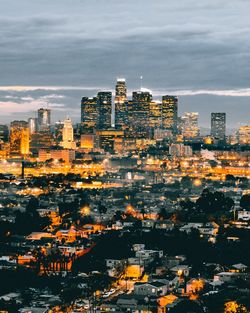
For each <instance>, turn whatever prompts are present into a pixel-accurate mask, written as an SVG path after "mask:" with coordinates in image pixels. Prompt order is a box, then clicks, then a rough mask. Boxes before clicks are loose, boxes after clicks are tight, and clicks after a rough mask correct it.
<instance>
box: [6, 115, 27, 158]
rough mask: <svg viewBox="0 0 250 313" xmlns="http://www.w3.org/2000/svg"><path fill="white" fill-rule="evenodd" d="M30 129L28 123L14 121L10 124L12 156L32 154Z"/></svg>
mask: <svg viewBox="0 0 250 313" xmlns="http://www.w3.org/2000/svg"><path fill="white" fill-rule="evenodd" d="M29 140H30V136H29V127H28V123H27V122H26V121H13V122H11V124H10V154H11V155H12V156H14V157H15V156H16V157H21V156H27V155H28V154H29V152H30V150H29V149H30V143H29Z"/></svg>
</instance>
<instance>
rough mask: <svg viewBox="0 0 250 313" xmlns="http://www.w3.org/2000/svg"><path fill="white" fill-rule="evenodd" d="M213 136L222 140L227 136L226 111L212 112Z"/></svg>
mask: <svg viewBox="0 0 250 313" xmlns="http://www.w3.org/2000/svg"><path fill="white" fill-rule="evenodd" d="M211 136H212V137H213V138H214V139H216V140H218V141H220V142H223V141H225V138H226V113H211Z"/></svg>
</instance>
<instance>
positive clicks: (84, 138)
mask: <svg viewBox="0 0 250 313" xmlns="http://www.w3.org/2000/svg"><path fill="white" fill-rule="evenodd" d="M94 145H95V136H94V135H92V134H83V135H81V142H80V147H81V148H82V149H86V150H92V149H94Z"/></svg>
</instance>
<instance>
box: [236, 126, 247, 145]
mask: <svg viewBox="0 0 250 313" xmlns="http://www.w3.org/2000/svg"><path fill="white" fill-rule="evenodd" d="M238 142H239V144H240V145H250V125H246V126H241V127H240V128H239V130H238Z"/></svg>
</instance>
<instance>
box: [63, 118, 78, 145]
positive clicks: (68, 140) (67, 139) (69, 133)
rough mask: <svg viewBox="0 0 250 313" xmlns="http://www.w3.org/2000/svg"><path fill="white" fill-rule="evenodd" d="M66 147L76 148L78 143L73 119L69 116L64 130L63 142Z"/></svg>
mask: <svg viewBox="0 0 250 313" xmlns="http://www.w3.org/2000/svg"><path fill="white" fill-rule="evenodd" d="M61 145H62V146H63V148H64V149H75V148H76V143H75V141H74V129H73V125H72V121H71V119H69V118H67V119H66V120H65V121H64V125H63V130H62V144H61Z"/></svg>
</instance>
